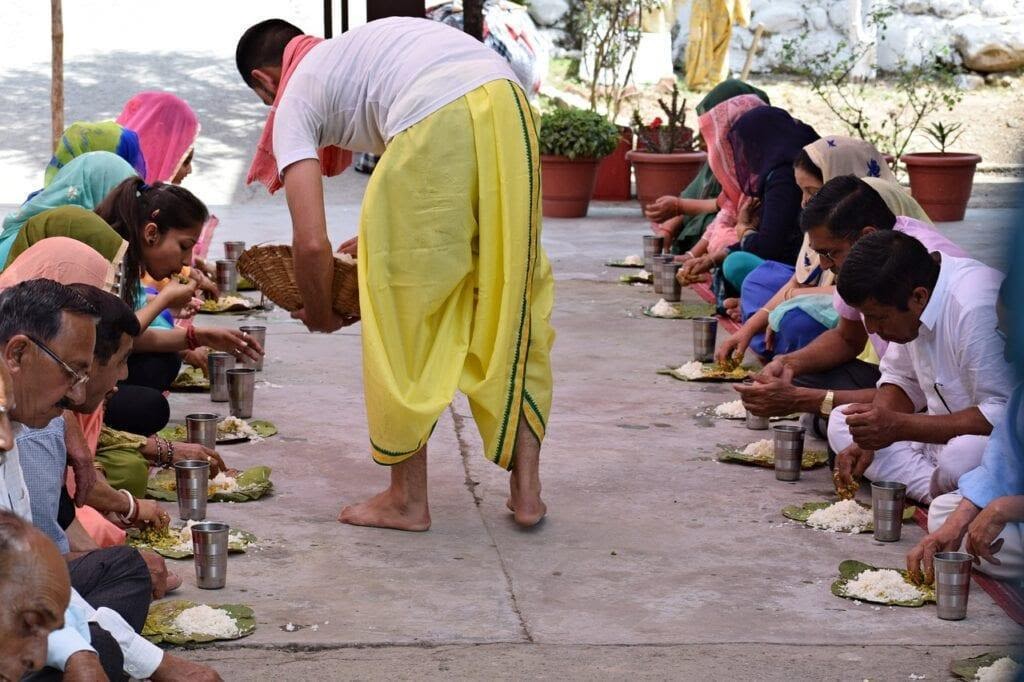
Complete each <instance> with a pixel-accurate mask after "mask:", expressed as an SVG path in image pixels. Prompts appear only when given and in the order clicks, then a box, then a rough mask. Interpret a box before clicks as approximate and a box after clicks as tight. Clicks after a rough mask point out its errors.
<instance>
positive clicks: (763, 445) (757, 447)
mask: <svg viewBox="0 0 1024 682" xmlns="http://www.w3.org/2000/svg"><path fill="white" fill-rule="evenodd" d="M743 454H744V455H750V456H752V457H775V443H773V442H772V440H771V439H770V438H762V439H761V440H756V441H754V442H753V443H751V444H750V445H748V446H747V447H745V448H743Z"/></svg>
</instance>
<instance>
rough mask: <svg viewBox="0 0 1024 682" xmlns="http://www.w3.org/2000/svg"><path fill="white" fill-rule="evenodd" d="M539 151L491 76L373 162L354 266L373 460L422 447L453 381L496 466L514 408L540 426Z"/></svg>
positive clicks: (503, 457)
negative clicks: (464, 399)
mask: <svg viewBox="0 0 1024 682" xmlns="http://www.w3.org/2000/svg"><path fill="white" fill-rule="evenodd" d="M539 163H540V158H539V151H538V146H537V135H536V121H535V119H534V117H533V112H532V109H531V108H530V106H529V104H528V102H527V100H526V97H525V95H524V94H523V92H522V90H521V89H520V88H519V87H518V86H517V85H513V84H512V83H511V82H510V81H505V80H501V81H493V82H490V83H487V84H485V85H483V86H481V87H479V88H477V89H475V90H473V91H472V92H470V93H469V94H467V95H465V96H463V97H461V98H459V99H458V100H456V101H454V102H452V103H450V104H448V105H446V106H445V107H443V108H442V109H439V110H438V111H436V112H434V113H433V114H431V115H430V116H429V117H427V118H426V119H424V120H422V121H420V122H419V123H417V124H416V125H414V126H412V127H410V128H408V129H407V130H405V131H403V132H401V133H399V134H398V135H396V136H395V137H394V138H393V139H392V140H391V141H390V142H389V144H388V148H387V152H385V154H384V155H383V156H382V157H381V160H380V162H379V163H378V164H377V167H376V168H375V169H374V172H373V176H372V177H371V179H370V183H369V185H368V187H367V189H366V196H365V198H364V200H363V209H362V217H361V219H360V225H359V261H358V262H359V266H358V267H359V305H360V309H361V314H362V338H363V380H364V385H365V391H366V412H367V418H368V421H369V430H370V442H371V445H372V447H373V456H374V459H375V460H376V461H377V462H379V463H381V464H397V463H399V462H402V461H404V460H405V459H407V458H408V457H410V456H412V455H413V454H415V453H416V452H417V451H418V450H419V449H420V448H421V447H423V446H424V445H425V444H426V442H427V439H428V438H429V436H430V433H431V431H432V430H433V428H434V425H435V424H436V423H437V419H438V418H439V417H440V415H441V412H442V411H443V410H444V409H445V408H446V407H447V406H448V404H449V403H450V402H451V400H452V398H453V397H454V395H455V390H456V389H459V390H461V391H462V392H463V393H465V395H466V396H467V397H468V399H469V403H470V407H471V408H472V412H473V418H474V419H475V420H476V423H477V427H478V428H479V430H480V435H481V436H482V437H483V441H484V451H485V453H486V455H487V457H488V458H489V459H490V460H491V461H493V462H495V463H496V464H498V465H499V466H501V467H503V468H505V469H511V468H512V466H513V463H514V462H513V455H514V448H515V435H516V430H517V428H518V425H519V419H520V415H523V416H524V417H525V419H526V423H527V425H528V426H529V428H530V429H531V430H532V431H533V433H534V434H535V435H536V436H537V438H538V439H541V440H542V439H543V438H544V431H545V424H546V421H547V417H548V414H549V412H550V409H551V366H550V362H549V356H550V351H551V346H552V344H553V342H554V331H553V330H552V328H551V324H550V317H551V308H552V305H553V303H554V280H553V278H552V275H551V266H550V265H549V263H548V260H547V257H546V256H545V254H544V251H543V249H542V248H541V246H540V173H539Z"/></svg>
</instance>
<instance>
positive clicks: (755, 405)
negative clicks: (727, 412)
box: [733, 365, 800, 417]
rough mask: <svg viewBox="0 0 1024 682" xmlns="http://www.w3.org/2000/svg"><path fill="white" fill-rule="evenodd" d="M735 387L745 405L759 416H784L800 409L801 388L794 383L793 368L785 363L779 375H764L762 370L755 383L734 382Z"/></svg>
mask: <svg viewBox="0 0 1024 682" xmlns="http://www.w3.org/2000/svg"><path fill="white" fill-rule="evenodd" d="M765 369H768V368H767V367H765ZM733 389H734V390H736V392H737V393H739V394H740V398H741V399H742V400H743V406H744V407H745V408H747V409H748V410H750V412H751V413H752V414H755V415H757V416H758V417H784V416H786V415H789V414H793V412H795V411H797V410H798V409H799V400H800V389H799V388H797V387H796V386H794V385H793V370H791V369H790V368H789V367H786V366H784V365H783V366H782V369H781V371H780V373H779V375H778V376H773V375H764V370H762V373H761V375H758V377H757V378H755V380H754V382H753V383H749V384H733Z"/></svg>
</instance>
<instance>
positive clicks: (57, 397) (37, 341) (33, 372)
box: [0, 279, 219, 681]
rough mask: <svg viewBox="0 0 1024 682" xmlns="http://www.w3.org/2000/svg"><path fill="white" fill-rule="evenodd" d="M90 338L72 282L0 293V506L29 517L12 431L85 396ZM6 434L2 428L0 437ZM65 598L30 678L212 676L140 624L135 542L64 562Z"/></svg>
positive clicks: (145, 587) (143, 588) (143, 587)
mask: <svg viewBox="0 0 1024 682" xmlns="http://www.w3.org/2000/svg"><path fill="white" fill-rule="evenodd" d="M95 342H96V310H95V308H94V307H93V306H92V305H90V304H89V302H88V301H86V299H85V298H83V297H82V295H81V294H79V293H77V292H76V291H74V290H73V289H71V288H70V287H66V286H64V285H62V284H59V283H57V282H54V281H51V280H46V279H34V280H29V281H27V282H22V283H20V284H17V285H15V286H13V287H10V288H9V289H6V290H5V291H3V292H2V293H0V365H2V367H3V372H6V375H7V376H6V377H4V376H3V375H2V374H0V378H4V379H9V383H6V384H5V385H4V386H2V387H0V404H2V405H3V406H4V407H5V411H6V415H7V416H8V417H9V418H10V420H11V428H12V432H13V436H14V438H13V442H11V440H10V439H7V440H8V443H7V445H8V446H9V447H10V449H9V450H8V451H7V452H6V453H3V457H2V461H0V509H7V510H10V511H12V512H14V513H15V514H17V515H18V516H20V517H21V518H23V519H25V520H27V521H30V520H31V519H32V501H31V498H30V496H29V493H28V488H27V486H26V485H25V480H24V477H23V474H22V469H21V462H20V455H19V452H18V445H17V443H18V435H19V432H20V431H22V430H23V429H24V428H25V427H31V428H42V427H45V426H46V425H47V424H48V423H50V422H51V421H52V420H53V419H55V418H56V417H58V416H59V415H60V414H61V413H62V412H63V410H64V409H66V408H69V407H71V406H72V405H74V404H77V403H80V402H82V401H84V400H85V398H86V391H85V385H86V382H87V381H88V379H87V377H88V370H89V368H90V367H91V366H92V361H93V349H94V346H95ZM3 436H4V434H3V431H2V430H0V438H2V437H3ZM68 568H69V572H70V576H71V585H72V588H73V589H72V591H71V600H70V606H69V607H68V610H67V612H66V613H65V615H64V626H63V627H62V628H60V629H59V630H56V631H54V632H53V633H52V634H51V635H50V636H49V638H48V641H47V655H46V666H47V668H45V669H44V670H43V671H41V672H40V673H36V674H35V675H33V676H32V677H31V678H30V679H33V680H44V679H45V680H48V679H59V678H60V676H61V673H63V676H64V677H65V678H67V679H78V680H105V679H118V680H121V679H127V678H128V676H131V677H133V678H136V679H147V678H148V679H153V680H158V681H159V680H169V679H184V678H185V677H186V676H187V677H191V678H192V679H195V680H211V679H213V680H215V679H219V677H218V676H217V674H216V673H215V672H213V671H212V670H210V669H209V668H206V667H205V666H200V665H197V664H194V663H190V662H189V661H185V660H183V659H180V658H178V657H175V656H173V655H171V654H167V653H164V652H163V651H161V650H160V649H159V648H157V647H155V646H153V645H152V644H150V643H149V642H148V641H146V640H145V639H143V638H142V637H141V636H140V635H139V634H138V631H139V630H140V629H141V627H142V624H143V623H144V622H145V618H146V615H147V613H148V611H149V603H150V592H151V590H152V584H151V582H150V576H149V570H148V568H147V567H146V563H145V562H144V561H143V560H142V558H141V557H140V556H139V554H138V552H137V551H135V550H134V549H131V548H128V547H112V548H110V549H105V550H97V551H95V552H91V553H90V554H89V555H88V556H87V557H84V560H82V561H77V562H71V563H69V564H68Z"/></svg>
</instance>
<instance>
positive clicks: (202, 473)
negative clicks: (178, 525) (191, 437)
mask: <svg viewBox="0 0 1024 682" xmlns="http://www.w3.org/2000/svg"><path fill="white" fill-rule="evenodd" d="M174 478H175V484H176V487H177V492H178V517H179V518H180V519H182V520H183V521H202V520H203V519H205V518H206V498H207V495H209V491H210V463H209V462H207V461H204V460H198V459H187V460H184V461H182V462H175V463H174Z"/></svg>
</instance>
